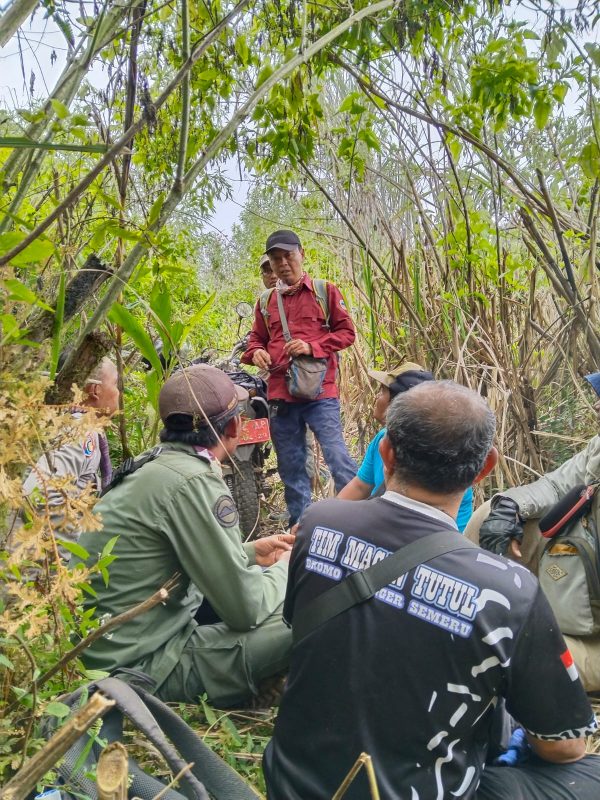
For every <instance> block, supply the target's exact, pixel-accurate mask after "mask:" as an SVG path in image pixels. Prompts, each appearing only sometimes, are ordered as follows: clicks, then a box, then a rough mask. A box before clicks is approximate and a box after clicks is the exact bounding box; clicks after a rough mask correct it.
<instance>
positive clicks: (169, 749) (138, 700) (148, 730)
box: [96, 678, 209, 800]
mask: <svg viewBox="0 0 600 800" xmlns="http://www.w3.org/2000/svg"><path fill="white" fill-rule="evenodd" d="M96 688H97V689H98V690H99V691H101V692H102V694H105V695H107V696H108V697H110V698H112V699H113V700H114V701H115V702H116V704H117V707H118V709H119V711H121V713H122V714H124V715H125V716H126V717H127V718H128V719H130V720H131V721H132V722H133V723H134V725H135V726H136V728H138V729H139V730H140V731H141V732H142V733H143V734H144V736H146V737H147V738H148V739H149V740H150V741H151V742H152V744H153V745H154V746H155V747H156V748H157V749H158V750H159V751H160V753H161V755H162V756H163V758H164V759H165V761H166V762H167V764H168V765H169V767H170V769H171V770H172V771H173V773H174V774H177V773H178V772H180V771H181V770H182V769H184V768H185V766H186V764H187V761H185V760H184V759H183V758H181V756H180V755H179V753H178V752H177V750H176V749H175V748H174V747H173V745H172V744H171V743H170V742H169V741H167V738H166V736H165V732H164V731H163V729H162V728H161V726H160V723H159V721H158V720H157V719H156V718H155V717H154V716H153V714H152V712H151V710H150V708H149V706H148V705H146V700H147V698H148V697H149V695H148V694H147V693H146V692H145V691H144V690H143V689H141V688H138V687H137V686H132V685H130V684H127V683H125V682H124V681H121V680H119V679H118V678H103V679H102V680H99V681H98V682H97V683H96ZM154 700H156V698H154ZM156 703H160V701H156ZM160 705H161V706H162V703H160ZM155 707H156V706H155ZM181 724H182V725H184V726H185V727H186V728H187V725H185V723H184V722H183V721H181ZM167 735H168V734H167ZM173 741H177V740H176V739H173ZM177 746H179V742H177ZM194 772H195V770H191V771H190V770H187V771H186V772H185V773H184V774H183V775H182V777H181V779H180V780H181V784H180V789H181V792H182V793H183V794H185V796H186V797H188V798H190V800H209V798H208V794H207V792H206V789H205V788H204V785H203V784H202V783H201V782H200V781H199V780H198V778H197V776H196V775H195V774H194Z"/></svg>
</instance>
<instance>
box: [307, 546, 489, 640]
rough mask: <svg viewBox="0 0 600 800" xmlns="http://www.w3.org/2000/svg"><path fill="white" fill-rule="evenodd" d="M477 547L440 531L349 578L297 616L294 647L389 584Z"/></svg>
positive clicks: (316, 599)
mask: <svg viewBox="0 0 600 800" xmlns="http://www.w3.org/2000/svg"><path fill="white" fill-rule="evenodd" d="M476 546H477V545H474V544H473V543H472V542H470V541H468V540H467V539H464V538H463V537H462V536H461V535H460V534H459V533H458V532H456V531H439V532H438V533H431V534H427V535H426V536H422V537H420V538H419V539H417V540H416V541H414V542H411V543H410V544H407V545H405V546H404V547H401V548H400V549H399V550H396V552H395V553H392V555H391V556H388V557H387V558H384V559H382V560H381V561H378V562H377V564H373V566H372V567H369V568H368V569H365V570H363V571H361V572H354V573H352V575H348V577H347V578H344V580H343V581H342V582H341V583H338V584H337V585H336V586H333V587H332V588H331V589H328V590H327V591H326V592H323V593H322V594H320V595H319V596H318V597H315V598H314V600H311V602H310V603H309V604H308V605H306V606H305V607H304V608H302V609H301V610H300V611H299V612H298V613H297V614H295V615H294V619H293V621H292V638H293V642H294V645H297V644H298V642H300V641H301V640H302V639H304V637H305V636H308V635H309V633H312V632H313V631H314V630H315V629H316V628H318V627H320V626H321V625H323V624H324V623H325V622H328V621H329V620H330V619H333V617H337V615H338V614H341V613H342V612H344V611H347V610H348V609H349V608H352V606H355V605H358V604H359V603H364V602H365V601H366V600H369V599H370V598H371V597H373V595H374V594H376V593H377V592H378V591H379V590H380V589H383V587H384V586H387V584H388V583H391V582H392V581H395V580H396V579H397V578H399V577H400V576H401V575H404V574H405V573H406V572H408V571H409V570H411V569H414V568H415V567H416V566H418V565H419V564H425V563H426V562H427V561H431V559H432V558H436V557H437V556H443V555H445V554H446V553H450V552H452V551H453V550H469V549H471V548H472V547H476Z"/></svg>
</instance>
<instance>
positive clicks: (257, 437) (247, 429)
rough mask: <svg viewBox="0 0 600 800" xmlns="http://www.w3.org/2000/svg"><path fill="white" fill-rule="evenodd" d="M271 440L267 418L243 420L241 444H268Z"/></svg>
mask: <svg viewBox="0 0 600 800" xmlns="http://www.w3.org/2000/svg"><path fill="white" fill-rule="evenodd" d="M270 438H271V432H270V430H269V420H268V419H267V418H266V417H264V418H261V419H243V420H242V430H241V431H240V438H239V444H258V443H259V442H268V441H269V439H270Z"/></svg>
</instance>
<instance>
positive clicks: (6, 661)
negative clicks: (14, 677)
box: [0, 653, 15, 669]
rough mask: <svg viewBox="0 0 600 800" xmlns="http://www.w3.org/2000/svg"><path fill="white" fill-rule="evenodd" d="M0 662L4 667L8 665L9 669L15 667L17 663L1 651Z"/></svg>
mask: <svg viewBox="0 0 600 800" xmlns="http://www.w3.org/2000/svg"><path fill="white" fill-rule="evenodd" d="M0 664H2V666H4V667H8V669H14V668H15V665H14V664H13V663H12V661H11V660H10V658H8V657H7V656H5V655H4V654H3V653H0Z"/></svg>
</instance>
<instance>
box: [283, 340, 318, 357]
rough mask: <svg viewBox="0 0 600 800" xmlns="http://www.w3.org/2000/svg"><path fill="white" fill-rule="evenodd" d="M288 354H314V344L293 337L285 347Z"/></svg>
mask: <svg viewBox="0 0 600 800" xmlns="http://www.w3.org/2000/svg"><path fill="white" fill-rule="evenodd" d="M283 350H284V352H285V353H287V355H288V356H292V357H293V356H312V345H310V344H309V343H308V342H304V341H303V340H302V339H292V340H291V341H289V342H288V343H287V344H286V345H285V347H284V348H283Z"/></svg>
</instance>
